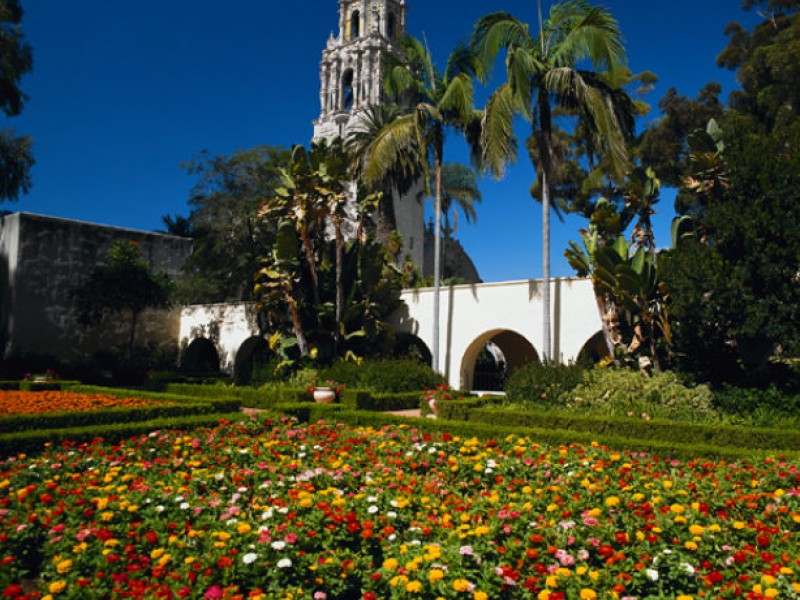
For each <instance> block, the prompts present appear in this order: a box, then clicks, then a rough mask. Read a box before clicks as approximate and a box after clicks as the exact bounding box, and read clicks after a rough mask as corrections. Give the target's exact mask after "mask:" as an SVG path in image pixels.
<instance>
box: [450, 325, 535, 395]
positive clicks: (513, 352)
mask: <svg viewBox="0 0 800 600" xmlns="http://www.w3.org/2000/svg"><path fill="white" fill-rule="evenodd" d="M484 350H485V351H486V352H489V353H490V354H491V355H492V356H493V357H494V358H495V360H496V361H497V364H498V367H499V366H500V365H499V363H500V362H501V361H502V363H504V365H503V367H504V368H503V377H502V378H501V379H500V381H499V382H496V383H494V384H491V383H492V382H491V381H488V382H487V381H483V383H485V384H491V385H489V387H491V388H494V389H492V390H486V391H499V390H501V389H502V383H503V379H504V378H505V377H507V376H509V375H512V374H513V373H514V371H516V370H517V369H519V368H520V367H521V366H523V365H526V364H528V363H532V362H539V354H538V352H536V348H534V347H533V344H531V343H530V342H529V341H528V340H527V339H526V338H525V337H524V336H523V335H521V334H519V333H517V332H516V331H512V330H510V329H492V330H489V331H487V332H485V333H483V334H481V335H479V336H478V337H477V338H475V339H474V340H473V341H472V343H471V344H470V345H469V346H467V349H466V351H465V352H464V355H463V357H462V358H461V385H460V387H461V389H481V388H480V387H479V386H477V385H476V384H480V383H482V381H481V379H485V378H482V377H481V373H480V372H478V373H476V369H475V367H476V363H477V361H478V356H479V355H480V354H481V352H483V351H484ZM476 375H478V377H477V378H476ZM476 379H477V380H476Z"/></svg>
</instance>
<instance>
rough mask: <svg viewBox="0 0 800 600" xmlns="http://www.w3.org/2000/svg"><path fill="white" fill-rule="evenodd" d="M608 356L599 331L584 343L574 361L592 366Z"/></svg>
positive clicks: (604, 341) (603, 339) (606, 347)
mask: <svg viewBox="0 0 800 600" xmlns="http://www.w3.org/2000/svg"><path fill="white" fill-rule="evenodd" d="M609 356H611V354H610V353H609V351H608V346H606V340H605V337H604V336H603V332H602V330H601V331H598V332H597V333H595V334H594V335H593V336H592V337H590V338H589V339H588V340H587V341H586V343H585V344H584V345H583V348H581V351H580V352H578V357H577V359H576V360H577V362H578V363H582V364H587V365H594V364H597V363H599V362H600V361H601V360H603V359H604V358H608V357H609Z"/></svg>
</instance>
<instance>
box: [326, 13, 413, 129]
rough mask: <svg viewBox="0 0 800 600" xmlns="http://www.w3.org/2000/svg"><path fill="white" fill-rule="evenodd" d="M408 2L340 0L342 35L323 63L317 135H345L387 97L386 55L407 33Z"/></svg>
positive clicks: (330, 41)
mask: <svg viewBox="0 0 800 600" xmlns="http://www.w3.org/2000/svg"><path fill="white" fill-rule="evenodd" d="M405 26H406V2H405V0H339V33H338V35H337V36H336V37H334V36H333V34H331V37H330V38H329V39H328V45H327V48H326V49H325V50H323V52H322V62H321V63H320V115H319V118H318V119H317V120H316V121H314V139H315V140H316V139H321V138H327V139H332V138H334V137H336V136H337V135H338V136H341V137H345V136H346V134H347V132H348V130H349V128H350V126H351V125H352V124H353V122H352V118H353V117H354V116H356V115H357V114H358V113H359V112H361V111H363V110H364V109H365V108H366V107H367V106H369V105H370V104H379V103H380V102H382V100H383V90H382V87H383V86H382V79H383V70H382V69H383V65H382V57H383V55H384V53H385V52H397V51H398V48H397V40H398V39H399V38H400V37H401V36H403V35H404V34H405Z"/></svg>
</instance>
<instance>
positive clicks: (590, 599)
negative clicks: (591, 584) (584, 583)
mask: <svg viewBox="0 0 800 600" xmlns="http://www.w3.org/2000/svg"><path fill="white" fill-rule="evenodd" d="M595 598H597V592H595V591H594V590H593V589H590V588H583V589H582V590H581V600H595Z"/></svg>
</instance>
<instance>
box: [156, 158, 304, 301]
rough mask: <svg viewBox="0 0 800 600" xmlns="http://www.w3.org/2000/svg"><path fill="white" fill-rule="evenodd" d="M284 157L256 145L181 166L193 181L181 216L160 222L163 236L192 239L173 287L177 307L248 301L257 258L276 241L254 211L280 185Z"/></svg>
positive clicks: (273, 226) (258, 264)
mask: <svg viewBox="0 0 800 600" xmlns="http://www.w3.org/2000/svg"><path fill="white" fill-rule="evenodd" d="M288 159H289V152H288V151H287V150H285V149H283V148H279V147H273V146H266V145H264V146H256V147H255V148H250V149H246V150H238V151H236V152H234V153H233V154H231V155H220V156H209V155H208V154H206V153H201V154H200V155H199V156H198V157H196V158H195V159H193V160H192V161H190V162H189V163H187V164H185V165H184V168H185V169H186V170H187V171H188V172H189V173H190V174H192V175H196V176H197V177H198V180H197V183H196V184H195V185H194V186H193V187H192V190H191V192H190V199H189V206H190V207H191V212H190V214H189V216H188V218H186V217H181V216H176V217H173V216H169V215H168V216H165V217H163V219H162V220H163V221H164V224H165V226H166V228H167V232H168V233H171V234H173V235H181V236H189V237H192V238H193V239H194V244H193V248H192V254H191V256H190V257H189V259H188V260H187V261H186V264H185V266H184V272H183V277H182V278H181V280H179V281H178V282H177V284H176V286H175V287H176V290H175V296H176V300H177V301H179V302H182V303H213V302H236V301H242V300H251V299H252V298H253V285H254V276H255V273H256V272H257V271H258V270H259V268H260V267H261V257H262V256H263V255H264V254H266V253H268V252H269V250H270V248H271V247H272V244H273V243H274V240H275V235H276V224H275V223H269V222H264V221H263V220H262V219H261V218H260V217H259V216H258V211H259V208H260V206H261V203H262V201H263V199H264V198H267V197H270V196H273V195H274V194H275V189H276V188H277V187H279V186H280V185H281V172H280V169H281V167H283V166H284V165H286V164H287V163H288Z"/></svg>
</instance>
